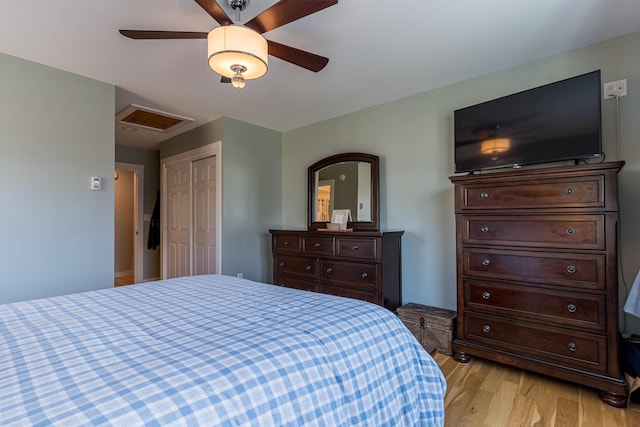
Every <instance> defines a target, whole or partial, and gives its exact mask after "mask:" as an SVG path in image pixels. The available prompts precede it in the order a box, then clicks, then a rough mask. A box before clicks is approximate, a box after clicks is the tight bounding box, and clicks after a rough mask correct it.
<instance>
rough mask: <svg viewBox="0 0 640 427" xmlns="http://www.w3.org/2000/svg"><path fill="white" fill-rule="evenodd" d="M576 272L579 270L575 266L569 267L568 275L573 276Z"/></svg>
mask: <svg viewBox="0 0 640 427" xmlns="http://www.w3.org/2000/svg"><path fill="white" fill-rule="evenodd" d="M576 271H577V268H576V266H575V265H570V266H568V267H567V273H569V274H573V273H575V272H576Z"/></svg>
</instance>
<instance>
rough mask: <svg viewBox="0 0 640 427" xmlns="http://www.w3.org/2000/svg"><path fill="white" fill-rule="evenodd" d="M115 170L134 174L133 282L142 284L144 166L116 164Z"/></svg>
mask: <svg viewBox="0 0 640 427" xmlns="http://www.w3.org/2000/svg"><path fill="white" fill-rule="evenodd" d="M115 169H116V170H117V169H120V170H126V171H131V172H133V219H134V224H135V229H134V230H133V280H134V283H141V282H142V281H143V275H144V262H143V261H144V165H137V164H134V163H122V162H116V164H115ZM114 172H115V171H114Z"/></svg>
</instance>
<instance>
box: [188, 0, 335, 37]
mask: <svg viewBox="0 0 640 427" xmlns="http://www.w3.org/2000/svg"><path fill="white" fill-rule="evenodd" d="M196 1H198V0H196ZM198 3H200V1H198ZM337 3H338V0H280V1H279V2H278V3H276V4H274V5H273V6H271V7H270V8H269V9H267V10H265V11H264V12H262V13H260V14H259V15H258V16H256V17H255V18H253V19H252V20H251V21H249V22H247V23H245V24H244V25H245V26H246V27H249V28H251V29H252V30H254V31H257V32H258V33H261V34H262V33H266V32H267V31H271V30H273V29H275V28H278V27H280V26H282V25H284V24H288V23H289V22H293V21H295V20H297V19H300V18H304V17H305V16H307V15H311V14H312V13H316V12H318V11H320V10H322V9H326V8H327V7H329V6H333V5H334V4H337Z"/></svg>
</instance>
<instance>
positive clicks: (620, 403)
mask: <svg viewBox="0 0 640 427" xmlns="http://www.w3.org/2000/svg"><path fill="white" fill-rule="evenodd" d="M600 399H602V401H603V402H604V403H606V404H607V405H610V406H613V407H614V408H626V407H627V396H626V395H624V394H613V393H609V392H608V391H601V392H600Z"/></svg>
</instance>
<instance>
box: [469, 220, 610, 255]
mask: <svg viewBox="0 0 640 427" xmlns="http://www.w3.org/2000/svg"><path fill="white" fill-rule="evenodd" d="M461 231H462V242H463V243H464V244H491V245H508V246H524V247H542V248H544V247H547V248H553V247H556V248H573V249H586V250H604V249H605V238H604V216H603V215H536V216H527V215H510V216H493V215H492V216H488V215H487V216H485V215H464V216H463V217H462V230H461Z"/></svg>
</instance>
